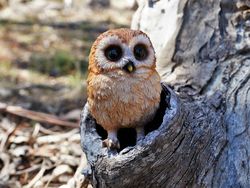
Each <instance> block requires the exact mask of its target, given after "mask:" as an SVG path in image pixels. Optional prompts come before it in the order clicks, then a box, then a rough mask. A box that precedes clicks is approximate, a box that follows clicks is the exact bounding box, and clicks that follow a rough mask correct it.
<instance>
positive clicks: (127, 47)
mask: <svg viewBox="0 0 250 188" xmlns="http://www.w3.org/2000/svg"><path fill="white" fill-rule="evenodd" d="M137 44H143V45H145V46H146V48H147V50H148V56H147V57H146V59H145V60H142V61H138V60H137V59H136V58H135V56H134V47H135V46H136V45H137ZM110 45H118V46H120V47H121V49H122V53H123V54H122V57H121V59H120V60H118V61H116V62H112V61H110V60H108V59H107V58H106V57H105V54H104V51H105V49H106V48H107V47H108V46H110ZM154 54H155V53H154V49H153V48H152V47H151V43H150V41H149V39H148V38H147V37H146V36H145V35H137V36H135V37H134V38H132V39H131V41H130V42H129V44H125V43H123V42H122V41H121V40H120V39H119V37H118V36H107V37H105V38H103V39H102V40H101V41H100V43H99V45H98V46H97V49H96V59H97V65H98V66H99V67H101V68H102V69H104V70H110V69H114V68H120V69H122V67H124V66H125V65H126V63H127V60H130V61H132V62H133V63H134V65H135V67H139V66H140V65H143V66H148V67H151V66H152V65H153V64H154V63H155V62H154V61H155V56H154ZM136 72H138V73H144V72H145V70H144V71H143V69H142V70H139V69H138V70H136Z"/></svg>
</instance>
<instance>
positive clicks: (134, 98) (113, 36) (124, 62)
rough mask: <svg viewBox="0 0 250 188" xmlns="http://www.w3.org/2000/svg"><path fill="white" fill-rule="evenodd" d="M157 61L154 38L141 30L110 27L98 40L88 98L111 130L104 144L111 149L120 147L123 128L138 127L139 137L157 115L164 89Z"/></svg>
mask: <svg viewBox="0 0 250 188" xmlns="http://www.w3.org/2000/svg"><path fill="white" fill-rule="evenodd" d="M155 61H156V58H155V52H154V48H153V46H152V43H151V41H150V39H149V38H148V36H147V35H146V34H145V33H143V32H142V31H139V30H131V29H124V28H122V29H114V30H109V31H106V32H105V33H103V34H101V35H100V36H99V37H98V38H97V39H96V41H95V42H94V44H93V46H92V48H91V51H90V55H89V68H88V70H89V74H88V78H87V93H88V99H87V100H88V104H89V110H90V113H91V115H92V116H93V117H94V118H95V120H96V122H97V123H98V124H100V125H101V126H102V127H103V128H104V129H105V130H106V131H107V132H108V138H107V139H106V140H104V145H105V146H107V147H108V148H109V149H119V147H120V145H119V141H118V139H117V131H118V130H119V129H120V128H135V129H136V133H137V141H138V140H140V139H142V138H143V137H144V125H145V124H147V123H148V122H149V121H151V120H152V119H153V118H154V116H155V113H156V111H157V109H158V107H159V103H160V93H161V84H160V76H159V74H158V73H157V71H156V69H155V67H156V64H155Z"/></svg>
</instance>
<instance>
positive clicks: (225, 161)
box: [81, 0, 250, 188]
mask: <svg viewBox="0 0 250 188" xmlns="http://www.w3.org/2000/svg"><path fill="white" fill-rule="evenodd" d="M138 4H139V8H138V10H137V12H136V13H135V16H134V19H133V23H132V28H134V29H141V30H143V31H144V32H146V33H147V34H148V35H149V36H150V38H151V39H152V42H153V45H154V47H155V48H156V55H157V68H158V70H159V72H160V74H161V76H162V81H164V82H167V84H168V85H171V86H172V87H168V86H166V84H163V92H162V98H161V108H160V110H159V112H158V113H157V115H158V116H157V117H156V120H157V121H156V120H155V121H153V122H151V123H150V124H149V125H147V127H146V132H147V135H146V137H145V139H144V140H142V141H141V142H139V143H138V144H137V145H134V144H135V143H134V136H133V134H134V132H133V130H125V131H121V133H120V139H121V140H123V148H124V149H122V150H121V151H118V153H109V152H108V151H107V150H106V149H105V148H103V147H102V139H103V138H104V137H105V132H104V131H103V130H101V129H100V127H99V126H98V125H96V123H95V121H94V120H93V118H91V116H90V115H89V114H88V106H87V105H86V106H85V108H84V111H83V114H82V121H81V137H82V145H83V148H84V151H85V152H86V154H87V157H88V160H89V168H88V169H86V171H85V173H86V174H88V176H89V179H90V180H91V182H92V184H93V186H94V187H246V188H248V187H250V170H249V169H250V163H249V159H250V128H249V127H250V24H249V23H250V22H249V20H250V19H249V18H250V3H249V1H248V0H203V1H200V0H184V1H181V0H173V1H164V0H159V1H151V0H149V1H147V0H141V1H138ZM157 18H159V19H157ZM171 88H172V89H171Z"/></svg>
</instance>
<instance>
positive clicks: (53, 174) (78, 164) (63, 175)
mask: <svg viewBox="0 0 250 188" xmlns="http://www.w3.org/2000/svg"><path fill="white" fill-rule="evenodd" d="M59 128H60V129H59ZM86 163H87V161H86V157H85V155H84V153H83V152H82V150H81V146H80V135H79V129H78V128H73V129H72V128H71V129H69V130H67V129H64V130H62V129H61V127H57V126H45V125H42V124H39V123H35V124H33V125H32V124H31V123H29V122H23V121H22V122H18V121H13V120H11V118H9V117H6V116H5V117H4V116H0V187H3V186H6V187H25V188H31V187H37V188H40V187H41V188H44V187H60V186H61V188H75V187H83V182H84V176H83V175H82V174H81V170H82V169H83V168H84V166H85V165H86ZM85 186H86V185H85Z"/></svg>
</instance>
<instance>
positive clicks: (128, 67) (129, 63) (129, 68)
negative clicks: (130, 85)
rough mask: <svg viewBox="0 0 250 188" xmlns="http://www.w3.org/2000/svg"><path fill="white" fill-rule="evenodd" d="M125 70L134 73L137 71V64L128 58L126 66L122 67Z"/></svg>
mask: <svg viewBox="0 0 250 188" xmlns="http://www.w3.org/2000/svg"><path fill="white" fill-rule="evenodd" d="M122 69H123V70H125V71H126V72H127V73H132V72H134V71H135V65H134V63H133V62H132V61H130V60H127V63H126V65H125V66H124V67H122Z"/></svg>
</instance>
